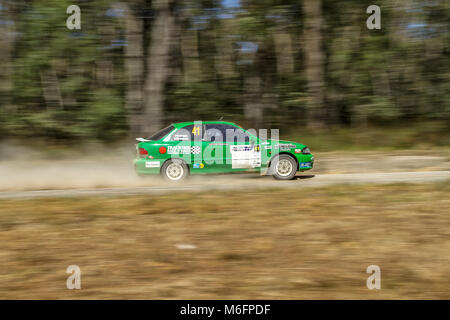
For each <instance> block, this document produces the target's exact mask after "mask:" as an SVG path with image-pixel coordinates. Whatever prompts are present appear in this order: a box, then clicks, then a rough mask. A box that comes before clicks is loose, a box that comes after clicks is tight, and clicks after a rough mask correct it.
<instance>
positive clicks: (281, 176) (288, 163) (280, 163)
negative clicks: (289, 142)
mask: <svg viewBox="0 0 450 320" xmlns="http://www.w3.org/2000/svg"><path fill="white" fill-rule="evenodd" d="M269 170H270V171H269V172H270V174H272V175H273V177H274V178H275V179H277V180H292V179H293V178H294V176H295V173H296V172H297V162H296V161H295V160H294V159H293V158H292V157H291V156H288V155H285V154H281V155H279V156H277V157H276V158H275V159H273V160H272V162H271V163H270V168H269Z"/></svg>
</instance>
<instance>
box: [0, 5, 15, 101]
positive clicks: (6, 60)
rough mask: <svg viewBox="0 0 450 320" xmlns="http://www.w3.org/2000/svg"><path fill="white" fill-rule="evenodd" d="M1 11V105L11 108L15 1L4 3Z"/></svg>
mask: <svg viewBox="0 0 450 320" xmlns="http://www.w3.org/2000/svg"><path fill="white" fill-rule="evenodd" d="M2 5H3V6H4V7H5V8H3V10H0V48H1V49H0V68H1V72H0V105H5V106H9V105H10V104H11V98H12V94H11V91H12V88H13V82H12V74H13V68H14V66H13V59H12V57H13V53H14V48H15V42H16V33H15V31H16V21H15V19H14V13H15V8H14V4H13V1H3V2H2Z"/></svg>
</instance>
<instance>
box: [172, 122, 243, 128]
mask: <svg viewBox="0 0 450 320" xmlns="http://www.w3.org/2000/svg"><path fill="white" fill-rule="evenodd" d="M195 122H197V121H189V122H177V123H172V125H173V126H174V127H175V128H177V129H178V128H183V127H185V126H189V125H193V124H194V123H195ZM198 122H202V124H229V125H232V126H237V127H239V126H238V125H237V124H235V123H234V122H228V121H201V120H198Z"/></svg>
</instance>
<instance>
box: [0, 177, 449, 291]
mask: <svg viewBox="0 0 450 320" xmlns="http://www.w3.org/2000/svg"><path fill="white" fill-rule="evenodd" d="M449 185H450V184H449V183H445V184H444V183H438V184H420V185H419V184H418V185H406V184H397V185H388V186H370V185H367V186H340V187H329V188H320V189H310V190H306V189H297V190H292V189H291V190H266V191H246V192H244V193H242V192H241V193H239V192H229V193H228V192H227V193H225V192H223V193H214V194H212V193H211V194H208V193H201V194H176V195H171V196H153V197H150V196H149V197H143V196H139V197H124V198H80V199H54V200H28V201H18V200H10V201H0V242H1V244H2V245H1V247H2V248H1V250H0V261H1V268H0V298H7V299H15V298H24V299H36V298H39V299H53V298H55V299H72V298H87V299H91V298H101V299H103V298H125V299H129V298H137V299H156V298H162V299H246V298H254V299H256V298H258V299H259V298H261V299H310V298H319V299H325V298H327V299H338V298H339V299H341V298H342V299H347V298H356V299H379V298H388V299H389V298H397V299H403V298H446V299H449V298H450V293H449V292H450V280H449V277H448V275H449V274H450V215H449V213H450V200H449V194H450V186H449ZM179 244H190V245H194V246H195V247H196V248H194V249H190V250H189V249H187V250H186V249H184V250H183V249H179V248H177V245H179ZM72 264H75V265H79V266H80V267H81V271H82V289H81V290H67V289H66V278H67V276H68V275H67V274H66V273H65V270H66V268H67V266H69V265H72ZM371 264H376V265H379V266H380V267H381V272H382V282H381V285H382V289H381V290H379V291H376V290H368V289H367V288H366V279H367V277H368V276H369V275H368V274H366V272H365V270H366V268H367V266H369V265H371Z"/></svg>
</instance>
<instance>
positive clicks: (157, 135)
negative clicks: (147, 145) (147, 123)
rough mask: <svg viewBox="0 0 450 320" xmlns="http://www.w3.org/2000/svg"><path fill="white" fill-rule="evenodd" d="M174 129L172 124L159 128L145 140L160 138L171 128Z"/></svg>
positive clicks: (170, 130)
mask: <svg viewBox="0 0 450 320" xmlns="http://www.w3.org/2000/svg"><path fill="white" fill-rule="evenodd" d="M173 129H175V127H174V126H168V127H166V128H164V129H161V130H159V131H158V132H156V133H154V134H153V135H152V136H150V137H149V138H147V140H161V139H162V138H164V137H165V136H167V135H168V134H169V133H170V132H172V130H173Z"/></svg>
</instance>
